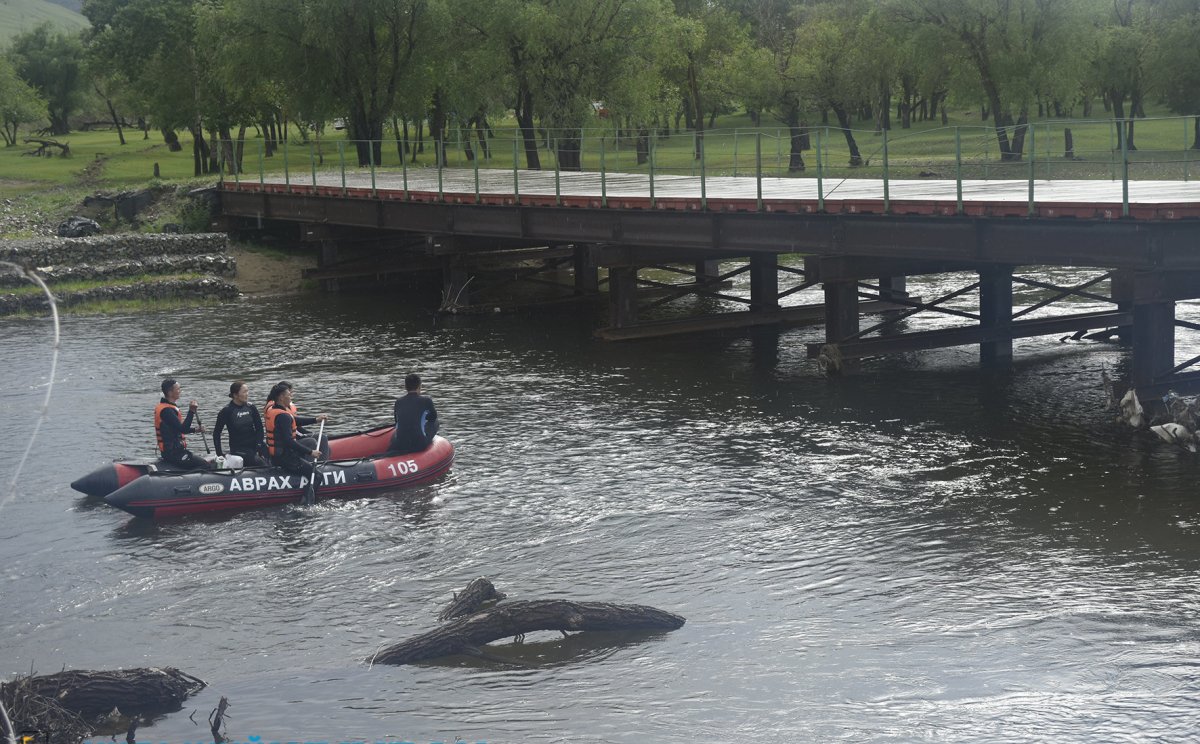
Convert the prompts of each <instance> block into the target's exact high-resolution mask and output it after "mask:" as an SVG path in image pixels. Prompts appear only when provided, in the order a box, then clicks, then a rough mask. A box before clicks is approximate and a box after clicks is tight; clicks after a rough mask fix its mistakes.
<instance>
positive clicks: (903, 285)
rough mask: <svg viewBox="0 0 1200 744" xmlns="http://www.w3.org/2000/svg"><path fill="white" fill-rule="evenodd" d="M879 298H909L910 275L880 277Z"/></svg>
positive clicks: (886, 299) (885, 299) (886, 300)
mask: <svg viewBox="0 0 1200 744" xmlns="http://www.w3.org/2000/svg"><path fill="white" fill-rule="evenodd" d="M879 299H881V300H883V301H884V302H888V301H891V300H907V299H908V277H905V276H881V277H879Z"/></svg>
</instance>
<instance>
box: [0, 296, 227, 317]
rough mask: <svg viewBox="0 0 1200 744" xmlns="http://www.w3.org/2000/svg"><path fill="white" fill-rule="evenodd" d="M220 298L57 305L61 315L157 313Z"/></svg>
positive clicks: (24, 313)
mask: <svg viewBox="0 0 1200 744" xmlns="http://www.w3.org/2000/svg"><path fill="white" fill-rule="evenodd" d="M222 302H223V301H222V300H202V299H193V298H178V299H161V300H98V301H95V302H81V303H79V304H78V305H68V306H65V307H64V306H63V305H59V307H58V311H59V313H61V314H63V315H117V314H122V315H124V314H135V313H157V312H163V311H167V310H177V309H179V308H184V307H199V306H202V305H216V304H220V303H222ZM5 317H7V318H45V317H46V311H41V312H27V311H21V312H17V313H13V314H11V315H6V316H5Z"/></svg>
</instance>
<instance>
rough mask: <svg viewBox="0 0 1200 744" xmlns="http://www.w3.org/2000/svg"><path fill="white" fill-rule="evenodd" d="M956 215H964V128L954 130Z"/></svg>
mask: <svg viewBox="0 0 1200 744" xmlns="http://www.w3.org/2000/svg"><path fill="white" fill-rule="evenodd" d="M954 193H955V204H954V213H955V214H962V213H963V198H962V128H961V127H955V128H954Z"/></svg>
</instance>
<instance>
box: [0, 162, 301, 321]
mask: <svg viewBox="0 0 1200 744" xmlns="http://www.w3.org/2000/svg"><path fill="white" fill-rule="evenodd" d="M4 185H6V186H13V183H12V182H10V181H5V182H4ZM207 186H208V185H207V184H203V183H186V184H176V185H156V186H152V187H149V188H146V189H142V190H139V191H136V192H118V193H96V192H93V191H92V190H89V189H88V188H87V186H86V185H81V186H80V187H73V188H66V187H58V188H55V189H50V190H45V191H40V192H39V191H34V190H31V191H28V192H25V193H22V194H20V195H19V196H13V197H10V198H5V199H2V200H0V260H7V261H10V262H12V263H17V264H19V265H22V266H27V267H32V268H33V269H34V270H35V271H37V273H38V275H39V276H40V277H41V278H42V279H43V280H44V281H46V282H47V284H48V285H50V287H51V291H53V292H54V294H55V296H56V297H57V298H58V300H59V307H60V309H62V310H63V311H65V312H70V313H75V314H79V313H107V312H129V311H138V310H161V309H165V308H168V307H178V306H181V305H191V304H197V303H208V302H224V301H229V300H231V299H236V298H237V297H238V296H240V295H246V296H263V295H280V294H290V293H293V292H299V291H302V290H304V289H305V288H306V287H308V286H310V284H311V283H309V282H306V281H305V280H304V279H303V271H304V270H305V269H307V268H309V267H312V266H315V265H316V260H315V257H313V256H308V255H303V254H297V253H291V252H288V251H286V250H282V249H278V248H269V247H265V246H261V245H257V244H249V243H233V242H230V241H229V240H228V239H227V238H226V236H224V235H222V236H221V238H220V244H219V246H218V245H217V244H216V243H211V241H210V243H209V245H208V247H207V249H206V250H202V251H199V252H197V251H194V250H189V249H184V250H183V253H185V254H189V255H188V256H187V257H181V256H180V255H178V250H177V249H176V248H172V247H170V246H172V245H176V246H178V245H184V246H186V245H187V244H189V243H190V242H192V241H191V240H190V236H192V235H196V234H202V233H201V231H203V230H206V229H207V227H208V225H209V224H210V223H211V219H212V212H211V209H212V204H213V200H212V194H211V191H210V190H209V189H208V188H207ZM132 205H136V211H132V210H130V209H129V207H130V206H132ZM70 217H86V218H88V219H92V220H94V221H96V223H97V224H98V225H99V230H100V233H99V234H97V235H95V236H92V237H89V238H81V239H78V240H82V241H85V242H82V243H78V244H77V245H78V246H79V247H78V248H77V249H70V248H69V245H70V244H71V241H72V239H66V238H60V237H57V233H58V228H59V225H61V224H62V223H63V222H64V221H66V220H67V219H68V218H70ZM164 231H166V232H168V233H169V234H163V232H164ZM87 241H90V242H87ZM201 241H202V242H203V239H201ZM136 244H144V245H145V246H146V248H145V249H132V248H130V246H131V245H136ZM52 245H53V246H56V247H54V248H53V249H50V248H49V247H48V246H52ZM31 246H40V247H31ZM114 246H115V248H114ZM31 250H32V253H30V252H29V251H31ZM22 251H24V252H25V253H22ZM44 307H45V301H44V299H42V298H41V292H40V290H38V288H37V287H35V286H34V284H33V282H31V281H29V280H28V279H27V278H22V277H20V276H19V275H17V274H15V273H9V274H8V275H6V276H4V275H0V314H14V313H41V312H42V311H43V309H44Z"/></svg>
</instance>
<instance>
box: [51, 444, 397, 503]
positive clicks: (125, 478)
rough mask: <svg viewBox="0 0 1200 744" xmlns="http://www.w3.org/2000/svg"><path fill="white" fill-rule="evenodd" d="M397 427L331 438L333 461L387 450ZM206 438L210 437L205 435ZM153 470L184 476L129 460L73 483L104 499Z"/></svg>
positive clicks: (155, 463)
mask: <svg viewBox="0 0 1200 744" xmlns="http://www.w3.org/2000/svg"><path fill="white" fill-rule="evenodd" d="M394 428H395V427H394V426H379V427H376V428H374V429H368V430H366V431H360V432H355V433H354V434H331V435H329V438H328V439H329V459H330V460H357V459H360V458H363V457H371V456H373V455H382V454H383V453H384V452H386V451H387V448H388V444H389V443H390V442H391V439H392V429H394ZM202 436H209V435H208V433H207V432H205V433H204V434H203V435H202ZM151 470H155V471H157V472H159V473H183V472H188V471H182V470H179V469H178V468H176V467H175V466H174V465H172V464H171V463H169V462H167V461H166V460H154V459H137V458H128V459H121V460H114V461H113V462H110V463H109V464H107V465H102V466H100V467H98V468H96V469H95V470H93V471H92V472H90V473H88V474H87V475H85V476H83V477H82V478H79V479H78V480H76V481H75V482H73V483H72V484H71V488H74V489H75V490H76V491H79V492H80V493H86V494H87V495H88V496H92V497H95V498H100V497H102V496H107V495H109V494H110V493H112V492H113V491H116V490H117V489H118V488H121V487H122V486H124V485H126V484H129V483H132V482H133V481H134V480H136V479H138V478H140V477H142V476H143V475H145V474H146V473H148V472H150V471H151Z"/></svg>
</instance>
